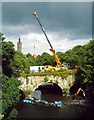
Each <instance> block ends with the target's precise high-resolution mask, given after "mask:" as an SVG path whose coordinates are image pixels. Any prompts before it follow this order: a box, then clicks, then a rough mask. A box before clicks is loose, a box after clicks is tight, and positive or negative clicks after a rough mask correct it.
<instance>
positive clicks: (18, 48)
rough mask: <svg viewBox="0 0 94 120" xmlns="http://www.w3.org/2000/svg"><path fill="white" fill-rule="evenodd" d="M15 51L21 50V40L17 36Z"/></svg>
mask: <svg viewBox="0 0 94 120" xmlns="http://www.w3.org/2000/svg"><path fill="white" fill-rule="evenodd" d="M17 51H19V52H22V42H21V39H20V37H19V40H18V42H17Z"/></svg>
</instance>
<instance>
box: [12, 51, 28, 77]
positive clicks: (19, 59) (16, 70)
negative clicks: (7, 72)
mask: <svg viewBox="0 0 94 120" xmlns="http://www.w3.org/2000/svg"><path fill="white" fill-rule="evenodd" d="M11 68H12V71H13V75H15V76H20V73H23V72H24V73H29V71H30V70H29V69H30V64H29V61H28V58H27V57H25V56H24V55H23V53H21V52H15V55H14V59H13V60H12V62H11Z"/></svg>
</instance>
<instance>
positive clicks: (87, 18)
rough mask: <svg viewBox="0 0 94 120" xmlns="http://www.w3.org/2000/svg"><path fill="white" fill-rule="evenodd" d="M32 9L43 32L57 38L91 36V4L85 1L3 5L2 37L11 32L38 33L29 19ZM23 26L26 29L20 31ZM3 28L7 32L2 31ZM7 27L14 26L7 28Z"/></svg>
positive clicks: (33, 22)
mask: <svg viewBox="0 0 94 120" xmlns="http://www.w3.org/2000/svg"><path fill="white" fill-rule="evenodd" d="M34 10H37V12H38V16H39V19H40V21H41V23H42V25H43V26H44V28H45V30H46V32H47V33H53V32H56V33H57V34H58V35H61V37H64V36H65V37H69V38H70V39H75V38H77V37H78V38H79V37H80V38H81V37H86V36H87V37H90V36H91V34H92V21H91V20H92V3H87V2H83V3H81V2H79V3H76V2H72V3H71V2H68V3H67V2H65V3H59V2H58V3H57V2H56V3H55V2H54V3H53V2H52V3H51V2H50V3H46V2H45V3H43V2H41V3H38V2H37V3H34V2H19V3H18V2H16V3H3V5H2V20H3V31H4V32H5V33H6V34H9V33H10V34H11V31H12V32H13V31H14V32H13V33H14V34H13V35H17V34H27V33H30V32H39V33H40V32H41V30H40V26H39V25H38V23H37V21H36V19H35V18H34V16H33V11H34ZM25 25H26V26H28V27H26V28H24V26H25ZM6 26H7V28H8V29H9V30H10V31H9V30H8V29H6ZM11 26H14V27H12V29H11ZM17 26H21V29H19V28H18V30H17ZM32 26H33V27H32Z"/></svg>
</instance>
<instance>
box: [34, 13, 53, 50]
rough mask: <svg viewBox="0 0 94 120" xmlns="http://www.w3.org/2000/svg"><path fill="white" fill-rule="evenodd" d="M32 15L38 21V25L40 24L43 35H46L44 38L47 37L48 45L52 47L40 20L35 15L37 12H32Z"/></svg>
mask: <svg viewBox="0 0 94 120" xmlns="http://www.w3.org/2000/svg"><path fill="white" fill-rule="evenodd" d="M33 15H34V16H35V17H36V18H37V21H38V23H39V25H40V26H41V29H42V31H43V33H44V35H45V37H46V39H47V41H48V43H49V45H50V47H51V49H53V47H52V45H51V43H50V41H49V39H48V37H47V35H46V32H45V30H44V28H43V26H42V24H41V23H40V21H39V18H38V16H37V13H36V12H34V13H33Z"/></svg>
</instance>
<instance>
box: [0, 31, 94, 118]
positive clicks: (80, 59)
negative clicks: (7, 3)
mask: <svg viewBox="0 0 94 120" xmlns="http://www.w3.org/2000/svg"><path fill="white" fill-rule="evenodd" d="M0 41H1V45H2V76H1V77H2V78H3V79H2V103H3V104H2V105H3V109H2V112H3V114H4V115H5V114H6V113H7V111H8V109H9V107H10V106H12V105H13V104H15V103H16V102H17V101H19V98H20V94H19V89H18V86H19V84H20V83H19V81H18V80H17V77H19V76H24V77H27V76H30V75H31V76H32V75H45V76H47V75H54V76H56V75H58V76H61V77H62V78H64V77H66V76H67V75H69V74H73V75H74V74H75V80H76V82H78V83H80V84H84V90H85V91H86V93H87V94H88V95H90V96H92V97H93V96H94V40H91V41H90V42H89V43H87V44H86V45H83V46H81V45H77V46H75V47H74V48H72V49H71V50H68V51H67V52H65V53H62V52H57V55H58V57H59V60H60V61H61V63H64V64H65V65H67V66H68V68H69V69H70V70H69V71H59V72H55V71H54V72H53V71H52V72H47V71H46V72H38V73H30V71H29V68H30V66H39V65H41V66H42V65H53V66H55V65H56V62H55V60H54V57H53V56H52V55H50V54H48V53H43V54H42V55H38V56H37V58H36V59H34V58H33V55H31V54H30V53H28V54H27V55H24V54H23V53H21V52H17V51H15V49H14V45H13V43H12V42H10V41H5V37H3V34H1V33H0ZM1 45H0V48H1ZM0 66H1V64H0ZM75 68H77V69H76V70H75ZM0 73H1V67H0ZM44 81H47V78H45V79H44ZM0 83H1V80H0ZM0 85H1V84H0ZM65 91H67V90H65ZM13 111H15V110H13ZM14 113H16V112H12V113H11V114H10V116H11V115H12V116H13V114H14Z"/></svg>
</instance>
